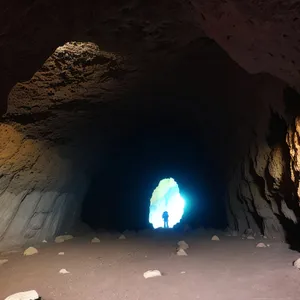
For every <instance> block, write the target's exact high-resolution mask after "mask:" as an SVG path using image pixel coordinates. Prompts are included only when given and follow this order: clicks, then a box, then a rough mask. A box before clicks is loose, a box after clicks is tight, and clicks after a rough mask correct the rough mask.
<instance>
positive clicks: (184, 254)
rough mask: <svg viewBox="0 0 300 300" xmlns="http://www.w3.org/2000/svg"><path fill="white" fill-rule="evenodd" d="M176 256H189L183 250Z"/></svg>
mask: <svg viewBox="0 0 300 300" xmlns="http://www.w3.org/2000/svg"><path fill="white" fill-rule="evenodd" d="M176 254H177V255H178V256H187V253H186V252H185V251H184V250H183V249H179V250H178V251H177V252H176Z"/></svg>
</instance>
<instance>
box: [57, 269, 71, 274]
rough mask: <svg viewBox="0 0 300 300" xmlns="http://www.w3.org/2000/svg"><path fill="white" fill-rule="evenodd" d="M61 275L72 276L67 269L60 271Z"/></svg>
mask: <svg viewBox="0 0 300 300" xmlns="http://www.w3.org/2000/svg"><path fill="white" fill-rule="evenodd" d="M59 274H70V272H69V271H67V270H66V269H61V270H59Z"/></svg>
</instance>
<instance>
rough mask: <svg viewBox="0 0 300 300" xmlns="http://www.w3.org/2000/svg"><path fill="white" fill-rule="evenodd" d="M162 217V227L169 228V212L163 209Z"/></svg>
mask: <svg viewBox="0 0 300 300" xmlns="http://www.w3.org/2000/svg"><path fill="white" fill-rule="evenodd" d="M162 218H163V219H164V228H169V213H168V212H167V211H164V213H163V214H162Z"/></svg>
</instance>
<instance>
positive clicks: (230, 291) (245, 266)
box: [0, 232, 300, 300]
mask: <svg viewBox="0 0 300 300" xmlns="http://www.w3.org/2000/svg"><path fill="white" fill-rule="evenodd" d="M219 236H220V238H221V241H219V242H213V241H211V240H210V237H211V235H209V234H206V235H201V236H199V235H197V234H195V233H192V234H186V235H185V236H182V235H181V236H180V235H178V234H175V233H173V232H171V233H170V232H169V233H166V232H160V233H155V234H154V235H153V234H152V235H146V234H141V235H137V236H128V237H127V239H126V240H118V239H117V238H118V236H117V235H108V234H106V235H104V236H101V234H100V235H99V237H100V239H101V242H100V243H99V244H91V243H90V240H91V238H92V237H93V236H89V235H87V236H84V237H77V238H76V237H75V238H74V239H73V240H70V241H66V242H64V243H62V244H53V243H48V244H43V245H41V246H40V247H39V253H38V254H36V255H33V256H28V257H24V256H23V255H22V253H13V254H6V255H2V256H0V258H1V259H3V258H7V259H8V260H9V261H8V262H7V263H6V264H4V265H2V266H0V299H4V298H5V297H6V296H8V295H10V294H13V293H16V292H20V291H26V290H31V289H35V290H36V291H37V292H38V293H39V295H40V296H41V297H42V299H45V300H59V299H61V300H62V299H63V300H79V299H80V300H83V299H84V300H96V299H97V300H101V299H106V300H115V299H116V300H119V299H122V300H125V299H130V300H138V299H141V300H148V299H149V300H150V299H151V300H154V299H155V300H162V299H163V300H169V299H172V300H173V299H174V300H176V299H180V300H182V299H186V300H189V299H201V300H210V299H211V300H218V299H222V300H225V299H226V300H227V299H228V300H229V299H230V300H234V299H239V300H247V299H259V300H265V299H274V300H277V299H278V300H279V299H282V300H283V299H284V300H287V299H289V300H290V299H292V300H297V299H300V270H298V269H296V268H294V267H293V265H292V263H293V261H294V260H295V259H297V258H299V257H300V253H298V252H294V251H291V250H289V249H288V245H286V244H284V243H280V242H279V241H276V240H263V242H264V243H266V244H267V243H268V244H270V247H269V248H256V247H255V245H256V244H257V243H258V241H259V239H257V240H242V239H241V238H240V237H224V236H221V235H219ZM180 239H184V240H185V241H186V242H187V243H188V244H189V245H190V249H188V250H187V252H188V256H187V257H179V256H176V255H175V248H176V243H177V241H178V240H180ZM61 251H63V252H65V255H64V256H59V255H58V253H59V252H61ZM62 268H65V269H67V270H68V271H69V272H70V274H65V275H62V274H59V273H58V272H59V270H60V269H62ZM149 269H158V270H160V271H161V272H162V273H163V276H162V277H157V278H150V279H144V277H143V273H144V272H145V271H147V270H149Z"/></svg>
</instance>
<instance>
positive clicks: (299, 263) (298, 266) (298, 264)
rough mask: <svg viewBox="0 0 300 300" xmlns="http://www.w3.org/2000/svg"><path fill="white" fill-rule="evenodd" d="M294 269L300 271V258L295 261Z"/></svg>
mask: <svg viewBox="0 0 300 300" xmlns="http://www.w3.org/2000/svg"><path fill="white" fill-rule="evenodd" d="M294 267H296V268H297V269H300V258H298V259H297V260H295V261H294Z"/></svg>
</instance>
